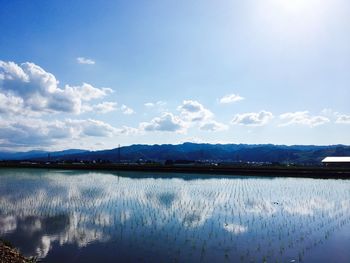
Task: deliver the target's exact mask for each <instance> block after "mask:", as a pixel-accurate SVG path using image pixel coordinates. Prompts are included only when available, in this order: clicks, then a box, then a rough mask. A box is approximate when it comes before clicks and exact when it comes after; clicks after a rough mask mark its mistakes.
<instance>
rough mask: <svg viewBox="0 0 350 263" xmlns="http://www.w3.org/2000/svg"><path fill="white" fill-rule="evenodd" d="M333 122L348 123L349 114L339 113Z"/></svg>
mask: <svg viewBox="0 0 350 263" xmlns="http://www.w3.org/2000/svg"><path fill="white" fill-rule="evenodd" d="M335 123H341V124H350V115H345V114H339V115H338V116H337V120H336V121H335Z"/></svg>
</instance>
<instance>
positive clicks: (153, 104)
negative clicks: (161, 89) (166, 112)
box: [144, 100, 166, 108]
mask: <svg viewBox="0 0 350 263" xmlns="http://www.w3.org/2000/svg"><path fill="white" fill-rule="evenodd" d="M144 105H145V107H147V108H153V107H164V106H165V105H166V102H165V101H162V100H159V101H157V102H146V103H145V104H144Z"/></svg>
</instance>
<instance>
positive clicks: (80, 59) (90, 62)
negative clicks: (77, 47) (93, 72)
mask: <svg viewBox="0 0 350 263" xmlns="http://www.w3.org/2000/svg"><path fill="white" fill-rule="evenodd" d="M77 62H78V63H79V64H86V65H94V64H95V61H94V60H92V59H90V58H84V57H77Z"/></svg>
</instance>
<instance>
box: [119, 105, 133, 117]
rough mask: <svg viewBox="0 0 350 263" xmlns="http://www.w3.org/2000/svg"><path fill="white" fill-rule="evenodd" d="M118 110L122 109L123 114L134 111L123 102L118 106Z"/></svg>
mask: <svg viewBox="0 0 350 263" xmlns="http://www.w3.org/2000/svg"><path fill="white" fill-rule="evenodd" d="M120 110H121V111H122V113H123V114H126V115H130V114H133V113H135V111H134V110H133V109H132V108H129V107H128V106H126V105H124V104H123V105H122V106H121V107H120Z"/></svg>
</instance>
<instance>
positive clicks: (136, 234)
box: [0, 169, 350, 262]
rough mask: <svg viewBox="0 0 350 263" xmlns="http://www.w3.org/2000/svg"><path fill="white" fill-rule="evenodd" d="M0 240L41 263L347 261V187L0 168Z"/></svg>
mask: <svg viewBox="0 0 350 263" xmlns="http://www.w3.org/2000/svg"><path fill="white" fill-rule="evenodd" d="M0 238H1V239H4V240H7V241H10V242H11V243H12V244H13V245H14V246H15V247H17V248H19V249H20V251H21V252H22V253H23V254H24V255H26V256H36V257H38V259H40V260H41V261H42V262H350V250H349V248H350V247H349V244H350V180H321V179H301V178H273V177H271V178H267V177H239V176H227V177H225V176H209V175H205V176H201V175H193V174H192V175H185V174H152V173H136V172H120V173H116V172H113V173H112V172H111V173H108V172H86V171H81V172H78V171H54V170H35V169H32V170H31V169H2V170H0Z"/></svg>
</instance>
